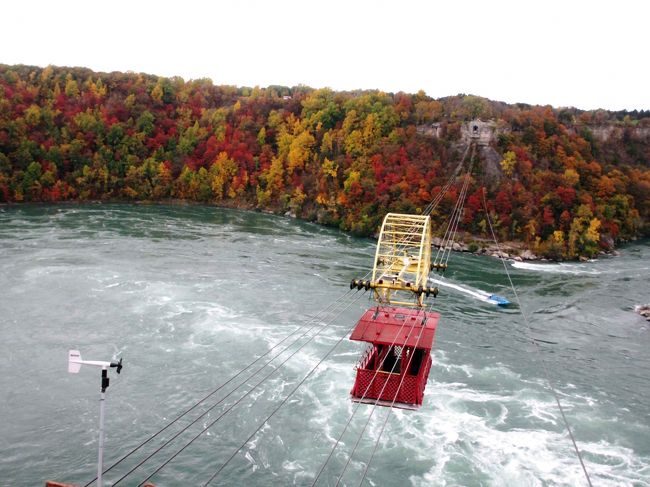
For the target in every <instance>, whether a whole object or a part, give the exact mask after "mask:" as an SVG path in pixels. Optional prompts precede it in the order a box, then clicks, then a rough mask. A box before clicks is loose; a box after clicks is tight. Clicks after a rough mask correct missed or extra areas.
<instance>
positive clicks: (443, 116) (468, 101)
mask: <svg viewBox="0 0 650 487" xmlns="http://www.w3.org/2000/svg"><path fill="white" fill-rule="evenodd" d="M478 118H480V119H482V120H484V121H486V120H490V121H491V123H492V125H493V126H494V127H495V132H494V133H495V137H494V140H493V141H492V142H490V146H491V148H492V149H493V152H492V153H493V154H494V153H496V154H497V155H498V159H499V161H500V162H499V164H497V173H496V174H488V173H487V171H486V169H485V168H486V164H487V161H484V160H479V161H477V164H476V165H475V166H474V172H473V173H472V184H471V189H470V191H469V196H468V199H467V203H466V206H465V210H464V215H463V219H462V224H463V228H462V229H463V230H464V231H465V232H467V234H468V235H473V236H477V237H488V232H489V228H487V221H486V215H485V209H484V207H483V195H484V194H485V196H486V201H487V205H488V211H489V212H490V216H491V219H492V221H493V222H494V223H495V226H496V230H497V232H498V236H499V237H500V238H501V239H503V240H514V241H522V242H525V243H526V245H527V246H528V247H529V248H531V249H533V250H534V251H536V252H538V253H540V254H542V255H546V256H549V257H553V258H558V259H560V258H575V257H578V256H593V255H595V254H596V253H598V252H599V251H600V250H603V249H611V248H613V246H614V245H615V244H616V243H618V242H621V241H625V240H629V239H631V238H636V237H639V236H644V235H648V234H649V233H650V223H649V221H650V220H649V218H648V217H649V215H650V169H649V161H650V114H649V113H648V112H644V111H640V112H639V111H636V110H635V111H633V112H607V111H603V110H598V111H581V110H577V109H574V108H561V109H554V108H552V107H550V106H529V105H524V104H515V105H507V104H505V103H500V102H494V101H490V100H487V99H485V98H480V97H477V96H472V95H457V96H453V97H447V98H441V99H438V100H435V99H432V98H430V97H428V96H426V95H425V94H424V93H423V92H419V93H416V94H407V93H383V92H379V91H353V92H336V91H333V90H330V89H327V88H325V89H312V88H309V87H306V86H296V87H284V86H269V87H267V88H259V87H254V88H247V87H232V86H215V85H214V84H213V83H212V82H211V81H210V80H209V79H198V80H190V81H184V80H183V79H182V78H178V77H175V78H162V77H157V76H151V75H146V74H138V73H119V72H113V73H96V72H93V71H90V70H88V69H83V68H59V67H53V66H48V67H46V68H39V67H33V66H22V65H20V66H6V65H0V202H6V203H14V202H16V203H18V202H30V201H31V202H57V201H66V200H78V201H85V200H103V201H115V200H120V201H165V200H169V199H180V200H187V201H195V202H202V203H207V204H217V205H223V206H231V207H242V208H257V209H262V210H268V211H273V212H283V213H286V212H290V213H292V214H294V215H296V216H298V217H300V218H304V219H308V220H313V221H318V222H320V223H323V224H326V225H334V226H338V227H340V228H341V229H343V230H346V231H352V232H354V233H356V234H359V235H370V234H373V233H374V232H376V231H377V229H378V226H379V225H380V223H381V220H382V218H383V215H384V214H385V213H386V212H387V211H395V212H402V213H418V212H421V211H422V210H423V208H424V207H426V205H427V204H428V203H429V202H430V201H431V200H432V199H433V198H434V197H435V195H436V194H437V193H438V192H439V191H440V190H441V188H442V187H443V186H444V184H445V183H446V181H447V180H448V178H449V177H450V175H451V174H452V172H453V169H454V168H455V167H456V165H457V163H458V162H459V160H460V158H461V155H462V152H463V150H464V147H465V146H464V145H463V143H464V135H463V129H464V127H466V124H467V122H468V121H470V120H473V119H478ZM431 127H435V135H432V133H433V132H432V131H431V130H426V129H427V128H431ZM423 129H424V130H423ZM603 134H605V136H603ZM608 134H609V136H607V135H608ZM458 192H459V185H457V187H454V188H452V189H451V191H450V192H449V193H448V194H447V195H446V196H445V198H444V199H443V200H442V202H441V204H440V206H439V207H438V210H437V211H436V213H435V214H434V215H433V218H434V227H437V226H438V225H439V224H440V223H441V222H442V221H443V219H445V218H446V216H447V215H448V214H449V213H450V212H451V211H452V208H453V205H454V202H455V198H456V197H457V195H458Z"/></svg>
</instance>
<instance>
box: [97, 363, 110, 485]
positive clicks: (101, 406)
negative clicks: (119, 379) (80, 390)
mask: <svg viewBox="0 0 650 487" xmlns="http://www.w3.org/2000/svg"><path fill="white" fill-rule="evenodd" d="M107 387H108V372H107V370H106V368H104V367H102V392H101V394H100V395H99V452H98V454H97V487H103V486H104V481H103V479H102V470H104V404H105V399H106V388H107Z"/></svg>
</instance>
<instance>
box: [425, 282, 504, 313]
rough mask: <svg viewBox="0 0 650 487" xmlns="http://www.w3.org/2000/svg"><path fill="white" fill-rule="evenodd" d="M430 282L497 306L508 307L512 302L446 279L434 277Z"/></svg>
mask: <svg viewBox="0 0 650 487" xmlns="http://www.w3.org/2000/svg"><path fill="white" fill-rule="evenodd" d="M429 282H431V283H433V284H436V285H438V286H444V287H448V288H451V289H455V290H456V291H460V292H461V293H465V294H467V295H469V296H472V297H473V298H475V299H478V300H479V301H483V302H484V303H491V304H496V305H497V306H507V305H509V304H510V301H508V300H507V299H506V298H504V297H503V296H499V295H497V294H493V293H489V292H487V291H482V290H480V289H472V288H469V287H463V286H460V285H458V284H454V283H452V282H449V281H446V280H444V279H434V278H432V277H430V278H429Z"/></svg>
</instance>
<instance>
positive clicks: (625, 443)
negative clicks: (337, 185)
mask: <svg viewBox="0 0 650 487" xmlns="http://www.w3.org/2000/svg"><path fill="white" fill-rule="evenodd" d="M373 255H374V242H373V241H371V240H367V239H359V238H355V237H352V236H350V235H347V234H344V233H342V232H339V231H336V230H333V229H327V228H323V227H320V226H317V225H314V224H310V223H305V222H300V221H296V220H291V219H288V218H283V217H277V216H272V215H266V214H261V213H254V212H241V211H235V210H226V209H218V208H212V207H199V206H134V205H101V204H89V205H62V206H40V205H23V206H9V207H0V269H1V272H0V289H1V290H2V291H1V294H0V332H1V335H0V336H1V338H2V339H1V340H0V391H1V397H0V485H2V486H12V487H14V486H37V485H43V483H44V482H45V480H46V479H53V480H59V481H65V482H71V483H77V484H79V485H84V484H85V483H87V482H89V481H91V480H92V479H93V478H94V476H95V473H96V461H97V433H98V415H99V406H98V405H99V387H100V372H99V370H98V369H96V368H91V367H89V366H84V367H83V368H82V369H81V372H80V373H79V374H69V373H68V372H67V354H68V350H69V349H78V350H80V351H81V353H82V355H83V358H84V359H90V360H111V359H114V358H118V357H121V358H122V359H123V364H124V368H123V370H122V373H121V374H120V375H117V374H116V373H115V369H111V370H110V371H109V377H110V380H111V383H110V386H109V388H108V389H107V393H106V444H105V448H106V451H105V467H108V466H110V465H112V464H113V463H114V462H115V461H116V460H118V459H120V458H121V457H122V456H124V455H125V454H127V453H129V452H130V451H131V450H133V449H134V448H136V447H137V446H138V445H140V444H141V443H142V442H143V441H144V440H146V439H148V438H150V437H151V436H152V435H153V434H155V433H156V432H157V431H159V430H160V429H161V428H163V427H164V426H166V425H167V424H169V422H170V421H171V420H173V419H174V418H176V417H177V416H178V415H179V414H181V413H182V412H184V411H186V410H187V409H188V408H190V407H191V406H192V405H194V404H195V403H196V402H197V401H199V400H200V399H201V398H204V397H206V396H207V395H209V394H210V393H211V392H212V391H214V390H215V389H216V388H217V387H218V386H220V385H222V384H224V383H227V381H228V380H229V379H230V378H231V377H233V376H235V374H237V373H238V372H239V371H241V370H243V369H245V368H246V367H247V366H249V364H251V363H252V362H253V361H255V360H256V359H258V358H260V357H262V358H261V359H260V360H259V361H258V362H257V363H255V365H253V366H251V367H250V368H249V369H247V371H246V372H244V373H242V374H241V375H240V376H237V377H236V378H235V379H233V380H232V381H231V382H229V383H227V385H226V386H224V387H223V388H222V389H220V390H218V391H217V392H216V393H215V394H214V395H212V396H210V397H209V398H208V399H207V400H206V401H204V402H203V403H201V404H200V405H199V406H197V407H196V408H195V409H194V410H192V411H191V412H190V413H188V414H187V415H186V416H184V417H182V418H181V419H180V420H178V421H176V422H175V423H174V424H173V425H171V426H170V427H169V428H167V429H166V430H164V431H163V432H161V433H160V434H159V435H158V436H156V437H154V438H153V439H152V440H151V441H149V442H148V443H146V444H145V445H143V446H142V447H141V448H140V449H139V450H138V451H136V452H135V453H134V454H133V455H131V456H129V457H128V458H127V459H126V460H124V461H123V462H121V463H120V464H119V465H117V466H116V467H114V468H113V469H112V470H111V471H109V472H108V473H106V475H105V485H115V484H116V482H117V485H138V484H139V483H140V482H141V481H143V480H144V479H146V478H147V477H148V476H149V475H150V474H152V473H153V472H154V471H156V470H157V469H158V467H160V466H161V465H162V464H163V463H165V462H167V461H168V460H169V459H170V458H171V457H172V456H174V455H175V454H176V453H177V452H178V451H179V450H181V448H183V447H184V446H185V445H187V444H188V442H189V441H190V440H191V439H192V438H196V440H195V441H193V443H191V444H190V445H189V446H187V447H186V448H185V449H184V450H183V451H181V452H180V453H179V454H178V455H177V456H175V457H174V458H173V459H172V460H170V461H169V462H168V463H166V465H165V466H164V467H163V468H162V469H161V470H159V471H158V472H157V473H156V474H155V475H153V476H152V477H151V480H150V481H151V482H153V483H155V484H156V485H158V486H176V485H204V484H205V483H206V482H207V481H208V479H210V478H211V477H212V476H213V475H214V474H215V473H217V472H218V475H217V476H216V478H215V479H214V481H213V482H212V483H211V484H210V485H232V486H241V485H250V486H267V485H268V486H271V485H299V486H303V485H307V486H309V485H311V484H312V482H313V480H314V478H315V476H316V474H317V473H318V471H319V470H320V469H321V467H322V466H323V464H324V462H325V460H326V458H327V457H328V455H329V454H330V452H331V451H332V448H333V446H334V444H335V442H336V441H337V439H338V438H339V437H340V436H341V433H342V431H343V429H344V426H345V424H346V423H347V422H348V421H350V428H349V429H348V431H347V432H346V433H345V435H343V436H342V438H341V442H340V444H339V446H338V447H337V448H336V450H335V451H334V454H333V456H332V458H331V460H330V461H329V462H328V463H327V465H326V466H325V468H324V469H323V474H322V476H321V477H320V479H319V482H318V484H317V485H319V486H327V485H331V486H333V485H336V482H337V478H338V477H339V475H340V474H341V471H342V470H343V467H344V465H345V464H346V463H347V462H348V460H349V459H350V456H351V461H350V464H349V466H348V468H347V470H346V471H345V474H344V475H343V476H342V482H341V485H349V486H356V485H358V484H359V482H360V481H361V478H362V475H363V471H364V470H365V467H366V462H367V461H368V458H369V457H370V455H371V452H372V450H373V448H374V446H375V442H376V441H377V440H379V443H378V448H377V452H376V454H375V456H374V458H373V460H372V462H371V463H370V466H369V469H368V472H367V477H366V478H365V481H364V485H365V486H369V485H371V486H402V485H413V486H430V485H440V486H456V485H463V486H482V485H485V486H487V485H499V486H501V485H507V486H565V485H566V486H574V485H586V480H585V475H584V473H583V471H582V468H581V467H580V463H579V461H578V458H577V456H576V453H575V451H574V448H573V445H572V443H571V440H570V437H569V436H568V434H567V431H566V428H565V425H564V422H563V421H562V418H561V415H560V412H559V410H558V407H557V404H556V402H555V398H554V395H553V393H552V391H551V389H549V385H548V381H549V380H550V382H551V383H552V386H553V388H555V390H556V391H557V394H558V397H559V399H560V402H561V404H562V406H563V408H564V411H565V414H566V417H567V420H568V422H569V424H570V426H571V428H572V430H573V433H574V435H575V438H576V441H577V444H578V447H579V449H580V451H581V452H582V456H583V458H584V462H585V466H586V469H587V472H588V473H589V475H590V477H591V480H592V482H593V484H594V485H599V486H621V485H624V486H642V485H650V466H649V465H650V354H649V353H648V350H649V349H650V323H647V322H646V321H645V320H644V319H643V318H641V317H640V316H639V315H637V314H636V313H634V311H633V310H634V306H635V305H638V304H645V303H648V302H650V284H649V283H648V277H649V276H650V246H649V245H648V243H647V242H637V243H635V244H630V245H627V246H625V247H623V248H621V249H620V255H619V256H617V257H607V258H602V259H599V260H597V261H592V262H586V263H565V264H551V263H514V262H507V263H506V268H507V270H508V272H509V273H510V275H511V277H512V279H513V282H514V284H515V288H516V291H517V295H518V297H519V299H520V302H521V309H520V306H519V305H518V304H517V303H516V299H515V296H514V295H513V292H512V290H511V289H510V287H509V284H508V278H507V275H506V272H505V270H504V266H503V263H502V262H501V261H499V260H497V259H494V258H491V257H479V256H474V255H467V254H454V255H452V257H451V259H450V262H449V264H450V268H449V270H448V271H447V272H446V273H445V276H444V280H445V281H447V282H448V283H450V284H451V286H440V289H441V292H440V295H439V296H438V297H437V298H436V299H435V301H434V300H433V299H432V300H431V302H432V304H433V306H434V309H435V310H436V311H438V312H439V313H440V314H441V315H442V317H441V319H440V323H439V326H438V332H437V335H436V343H435V346H434V349H433V352H432V355H433V366H432V369H431V373H430V377H429V383H428V385H427V389H426V394H425V399H424V405H423V407H422V408H420V409H419V410H418V411H404V410H394V411H393V412H392V413H391V415H390V417H389V418H388V420H387V423H386V428H385V430H383V433H382V434H381V435H380V431H381V427H382V424H383V423H384V420H385V415H386V414H387V413H388V409H386V408H377V409H376V410H374V412H373V407H372V406H369V405H363V406H361V407H360V408H357V406H356V404H355V403H351V402H350V400H349V396H348V394H349V390H350V388H351V386H352V383H353V380H354V366H355V364H356V362H357V360H358V358H359V356H360V354H361V353H362V351H363V348H364V347H363V344H359V343H356V342H351V341H350V340H348V339H347V338H346V337H347V336H348V335H349V332H350V329H351V327H352V326H353V325H354V324H355V323H356V320H357V319H358V318H359V317H360V316H361V314H362V313H363V311H364V310H365V309H367V308H368V307H370V306H372V301H370V299H369V293H363V292H350V291H349V288H348V283H349V282H350V280H351V279H352V278H360V277H363V276H364V275H365V274H366V272H367V271H368V270H370V268H371V264H372V260H373ZM454 286H456V287H461V288H463V289H465V290H467V291H468V292H459V291H458V289H455V288H454ZM475 291H487V292H494V293H497V294H500V295H503V296H505V297H507V298H508V299H510V300H511V301H514V302H515V304H514V305H512V306H510V307H507V308H500V307H497V306H495V305H493V304H491V303H487V302H484V301H482V300H480V299H477V298H476V297H475V296H474V294H472V292H475ZM475 294H476V295H477V296H480V293H478V292H475ZM521 310H523V311H524V312H525V315H526V316H527V318H528V322H529V324H528V325H527V324H526V322H525V320H524V318H523V317H522V314H521V312H520V311H521ZM305 333H306V334H305ZM316 333H318V334H316ZM303 334H305V335H304V337H303V338H302V339H301V340H299V341H298V342H296V343H295V344H294V345H292V346H291V347H290V348H289V349H288V350H287V351H285V352H284V353H283V354H282V355H280V356H279V357H278V358H276V359H275V360H274V361H273V362H271V364H269V365H265V364H266V362H267V361H268V360H269V359H270V358H272V357H273V356H275V355H276V354H277V353H279V352H280V351H282V350H283V349H284V347H285V346H287V345H289V344H291V343H293V340H294V339H296V338H299V337H300V336H301V335H303ZM287 337H290V338H287ZM310 337H313V338H311V339H309V338H310ZM531 338H534V339H535V340H537V343H538V345H539V347H538V349H536V347H534V346H533V345H532V343H531ZM283 340H284V342H283ZM302 345H304V346H302ZM299 346H302V348H299ZM273 347H275V348H273ZM294 352H295V353H294ZM264 354H267V355H264ZM290 354H293V355H291V356H290ZM282 362H284V363H282ZM281 364H282V365H281ZM319 364H320V365H319ZM544 367H546V370H547V373H545V372H544ZM258 369H259V372H258V373H257V374H255V375H253V372H255V371H256V370H258ZM312 370H313V372H311V373H310V371H312ZM266 376H268V378H267V379H265V380H263V381H262V380H261V379H263V378H264V377H266ZM240 383H241V384H242V386H241V387H239V388H236V386H238V385H239V384H240ZM257 383H260V385H259V386H256V384H257ZM231 391H234V392H233V393H232V394H231V395H229V396H227V394H228V393H229V392H231ZM293 391H295V392H293ZM226 396H227V397H226ZM224 397H225V399H224ZM219 401H221V402H219ZM283 401H284V402H283ZM280 405H281V406H280ZM212 406H214V407H213V408H212V409H211V410H210V411H209V412H207V413H206V414H205V415H204V416H203V417H201V418H199V419H198V420H197V421H196V422H195V423H194V424H191V423H192V422H193V421H194V420H195V419H196V418H197V417H199V416H200V415H201V414H202V413H204V412H205V411H206V410H207V409H208V408H210V407H212ZM278 406H280V407H278ZM224 413H225V414H224ZM272 413H273V415H272V416H271V418H270V420H269V421H268V422H266V423H264V420H265V419H266V418H267V417H268V416H269V415H271V414H272ZM353 413H354V416H352V415H353ZM371 413H372V416H371V417H370V421H369V426H368V428H367V430H366V431H365V434H364V435H363V436H361V437H360V434H361V432H362V430H363V428H364V425H365V423H366V421H367V420H368V418H369V415H370V414H371ZM211 423H214V424H213V425H212V426H211V427H210V428H207V430H206V431H205V433H203V434H199V433H200V432H201V431H202V430H203V429H205V428H206V427H207V426H209V425H210V424H211ZM186 427H187V429H186V430H185V431H184V432H182V433H179V434H178V436H177V438H176V439H175V440H173V441H171V442H170V443H169V444H168V445H167V446H165V447H163V448H161V449H160V451H159V452H158V453H156V454H155V455H153V456H152V457H151V458H150V459H149V460H147V461H146V462H144V463H143V465H141V466H140V467H138V468H136V469H134V467H135V466H136V465H137V464H138V463H140V462H141V461H143V460H144V459H145V458H146V457H147V456H149V455H150V454H151V453H153V452H154V451H155V450H156V449H158V448H160V447H161V446H162V445H163V444H164V443H165V442H166V441H167V440H169V439H170V438H172V437H173V436H174V435H176V434H177V433H178V432H180V431H182V430H183V429H184V428H186ZM258 428H259V430H257V429H258ZM251 435H252V436H251ZM249 436H250V437H251V440H250V441H248V442H246V439H247V438H248V437H249ZM359 437H360V440H359V445H358V448H357V449H356V451H355V452H354V454H353V455H352V452H353V450H354V445H355V443H356V442H357V439H358V438H359ZM240 447H241V449H240V450H239V451H238V449H239V448H240ZM235 452H237V453H235ZM230 457H232V460H231V461H230V462H229V463H227V464H226V465H225V467H224V468H223V469H221V467H222V465H224V464H225V463H226V462H227V461H228V459H229V458H230ZM132 469H134V470H133V472H132V473H131V474H129V475H128V476H126V477H125V478H124V480H119V479H120V478H122V477H123V476H124V475H125V474H127V472H129V471H130V470H132ZM220 469H221V470H220ZM118 480H119V482H118Z"/></svg>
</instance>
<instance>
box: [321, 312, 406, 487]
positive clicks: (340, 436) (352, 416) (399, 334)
mask: <svg viewBox="0 0 650 487" xmlns="http://www.w3.org/2000/svg"><path fill="white" fill-rule="evenodd" d="M405 324H406V317H404V321H402V325H401V326H400V328H399V330H398V331H397V333H395V338H394V339H393V342H392V343H391V344H390V347H389V348H388V350H389V351H390V349H391V348H392V347H394V346H395V342H396V341H397V338H398V337H400V336H401V335H402V329H403V328H404V325H405ZM412 332H413V327H411V330H410V331H409V333H408V336H407V338H406V341H407V342H408V339H409V338H410V337H411V333H412ZM387 358H388V353H386V355H384V357H383V358H382V359H381V362H380V363H379V365H378V366H377V369H376V370H375V373H374V374H373V376H372V379H371V380H370V381H369V382H368V385H367V386H366V389H365V391H363V394H362V395H361V399H359V401H357V404H356V405H355V408H354V411H352V414H351V415H350V417H349V418H348V421H347V423H345V427H344V428H343V431H342V432H341V434H340V435H339V436H338V438H337V439H336V442H335V443H334V446H333V447H332V448H331V450H330V453H329V455H328V456H327V458H326V459H325V463H323V464H322V465H321V468H320V470H319V471H318V474H316V478H315V479H314V481H313V482H312V484H311V486H312V487H314V486H315V485H316V483H317V482H318V479H319V478H320V476H321V475H322V473H323V471H324V470H325V467H326V466H327V464H328V463H329V461H330V459H331V458H332V455H333V454H334V451H335V450H336V448H337V447H338V446H339V443H340V442H341V439H342V438H343V435H345V432H346V431H347V430H348V427H349V426H350V423H351V422H352V419H353V418H354V416H355V415H356V414H357V411H358V410H359V408H360V407H361V403H362V402H363V400H364V399H365V398H366V395H367V394H368V392H369V391H370V387H371V386H372V384H373V382H374V381H375V379H376V378H377V376H378V375H379V371H380V370H382V369H383V367H384V363H385V362H386V359H387ZM396 366H397V360H396V361H395V362H394V363H393V367H392V368H391V370H390V373H393V371H394V370H395V367H396ZM406 370H408V369H406ZM386 384H388V381H386V382H385V383H384V385H383V387H382V389H381V392H380V393H379V397H381V395H382V394H383V393H384V388H385V387H386ZM398 391H399V388H398Z"/></svg>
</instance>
